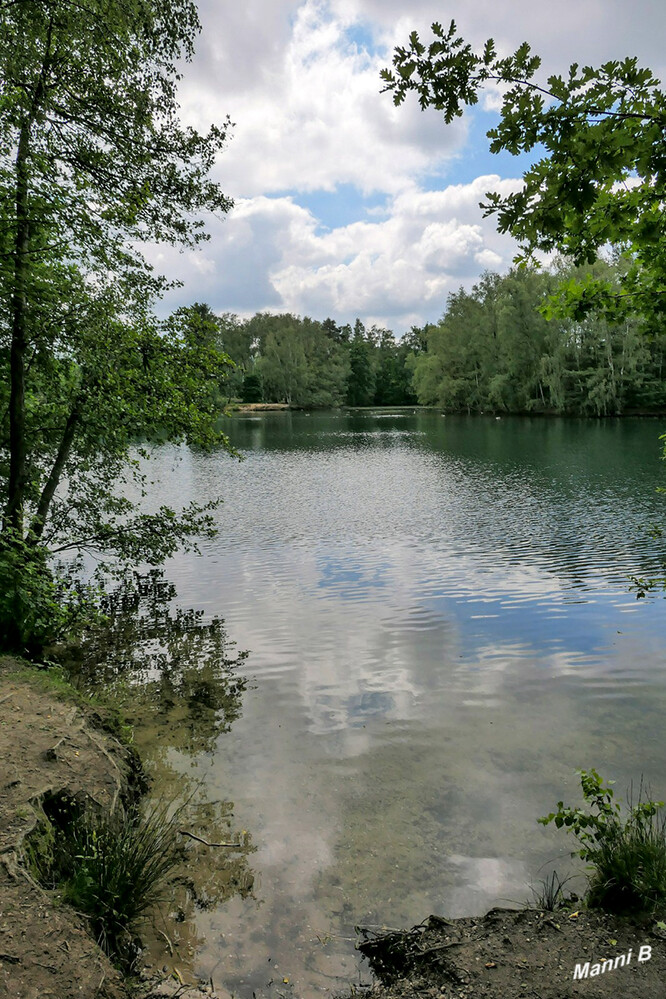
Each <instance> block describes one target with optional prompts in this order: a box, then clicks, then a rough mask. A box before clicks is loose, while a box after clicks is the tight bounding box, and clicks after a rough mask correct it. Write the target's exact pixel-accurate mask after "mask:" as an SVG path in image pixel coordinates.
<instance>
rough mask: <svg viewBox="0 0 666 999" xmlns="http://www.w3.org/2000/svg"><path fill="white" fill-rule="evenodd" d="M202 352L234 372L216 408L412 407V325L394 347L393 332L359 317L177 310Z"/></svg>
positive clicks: (415, 339)
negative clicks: (206, 349) (342, 320)
mask: <svg viewBox="0 0 666 999" xmlns="http://www.w3.org/2000/svg"><path fill="white" fill-rule="evenodd" d="M176 317H177V318H178V319H179V321H181V322H185V324H186V325H188V326H189V328H190V330H191V331H192V334H193V336H194V337H195V339H196V340H197V341H198V342H199V343H200V345H201V346H206V345H208V346H210V347H211V348H214V349H215V350H218V351H220V352H223V353H224V354H226V355H228V356H229V357H230V358H231V359H232V361H233V362H234V367H233V368H232V369H231V370H230V371H228V372H225V374H224V378H223V380H222V382H221V383H220V389H219V398H220V402H221V403H223V402H224V401H231V400H232V399H240V400H242V401H243V402H278V403H287V404H288V405H290V406H294V407H295V408H303V409H328V408H332V407H337V406H343V405H347V406H410V405H415V404H416V403H417V398H416V394H415V392H414V389H413V387H412V375H411V371H410V369H409V367H408V365H407V358H408V357H409V355H410V353H412V352H413V350H414V349H415V347H418V344H419V343H420V338H421V333H422V331H421V330H419V329H418V328H416V327H413V328H412V330H411V331H410V333H409V334H407V335H406V336H405V337H403V338H402V340H401V341H400V342H398V341H396V338H395V336H394V334H393V333H392V331H391V330H388V329H382V328H379V327H377V326H372V327H370V328H369V329H366V327H365V326H364V324H363V323H362V322H361V320H360V319H357V320H356V322H355V323H354V325H353V326H351V325H349V324H346V325H342V326H339V325H337V324H336V323H335V321H334V320H333V319H324V320H323V321H319V320H316V319H311V318H309V317H308V316H305V317H303V318H301V317H300V316H294V315H291V314H289V313H287V314H283V315H274V314H270V313H265V312H258V313H256V314H255V315H254V316H252V317H251V318H250V319H247V320H242V319H239V318H238V316H235V315H232V314H231V313H224V314H223V315H221V316H217V315H215V313H214V312H213V311H212V309H211V308H210V306H209V305H206V304H202V303H199V302H197V303H195V304H194V305H192V306H188V307H186V308H183V309H180V310H178V312H177V313H176Z"/></svg>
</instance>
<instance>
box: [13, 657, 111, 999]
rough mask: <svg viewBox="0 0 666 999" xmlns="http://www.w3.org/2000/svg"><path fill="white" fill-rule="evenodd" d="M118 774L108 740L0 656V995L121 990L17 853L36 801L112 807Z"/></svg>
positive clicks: (40, 996) (62, 996)
mask: <svg viewBox="0 0 666 999" xmlns="http://www.w3.org/2000/svg"><path fill="white" fill-rule="evenodd" d="M127 777H128V764H127V755H126V753H125V751H124V750H123V748H122V746H121V745H120V743H119V742H118V741H117V740H115V739H114V738H112V737H111V736H110V735H105V734H103V733H102V732H100V731H98V730H95V729H94V728H93V727H92V726H91V725H90V724H89V722H88V720H87V719H86V718H85V717H84V714H83V713H82V711H81V709H80V708H78V707H77V706H76V705H75V704H73V703H71V702H67V701H64V700H60V699H58V698H57V697H55V696H53V695H52V694H48V693H46V692H45V691H44V690H41V689H40V688H39V686H38V685H36V683H35V681H34V680H30V679H28V678H27V675H26V673H25V670H23V668H22V667H21V664H20V663H18V662H16V661H15V660H11V659H2V660H0V996H2V997H5V996H7V997H11V999H46V997H53V999H74V997H76V999H81V997H82V996H83V997H85V999H89V997H90V999H92V997H100V999H127V995H128V993H127V991H126V989H125V986H124V984H123V981H122V979H121V976H120V975H119V973H118V972H117V971H116V970H115V969H114V968H113V966H112V965H111V963H110V962H109V960H108V959H107V958H106V957H105V955H104V954H103V953H102V952H101V950H100V949H99V947H97V945H96V944H95V942H94V941H93V940H92V938H91V937H90V936H89V934H88V932H87V930H86V927H85V924H84V922H83V920H82V919H79V918H78V917H77V916H76V915H75V914H74V913H73V912H72V910H70V909H68V908H66V907H64V906H57V905H56V904H54V899H53V898H51V897H50V895H49V893H48V892H46V891H44V890H43V889H42V888H40V887H39V885H37V884H36V883H35V882H34V881H33V880H32V879H31V877H30V875H29V873H28V871H27V870H26V868H25V866H24V865H23V864H22V862H21V860H22V847H23V844H24V841H25V839H26V837H27V836H28V835H29V834H30V833H31V832H32V831H33V830H34V829H35V828H36V827H37V826H38V825H39V823H40V822H41V821H42V820H43V811H42V808H43V805H44V803H45V802H47V801H48V800H49V799H50V798H52V797H53V796H57V795H61V794H67V795H68V796H69V797H71V798H79V799H81V798H84V799H92V800H93V801H95V802H98V804H99V805H100V807H102V808H107V809H108V808H112V807H113V806H114V804H115V803H116V801H117V799H118V797H119V795H120V794H121V793H122V792H123V788H124V787H126V785H127Z"/></svg>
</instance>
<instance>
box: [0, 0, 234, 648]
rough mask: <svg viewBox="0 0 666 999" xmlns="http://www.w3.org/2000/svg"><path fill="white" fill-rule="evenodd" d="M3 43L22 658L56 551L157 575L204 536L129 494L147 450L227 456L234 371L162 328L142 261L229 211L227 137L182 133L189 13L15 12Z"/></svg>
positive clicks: (11, 549)
mask: <svg viewBox="0 0 666 999" xmlns="http://www.w3.org/2000/svg"><path fill="white" fill-rule="evenodd" d="M0 27H1V31H0V79H1V80H2V84H1V89H0V362H1V363H2V365H3V369H4V370H3V375H4V377H3V394H4V396H5V399H3V402H5V401H6V409H5V410H3V416H2V427H1V434H2V436H1V438H0V440H1V442H2V451H3V453H2V461H1V463H0V476H1V477H2V480H3V482H2V484H3V489H4V493H3V495H4V496H5V497H6V501H5V505H4V510H3V525H2V533H1V535H0V563H1V564H0V575H2V581H3V584H4V602H3V605H2V608H1V609H0V611H1V613H0V625H1V627H2V634H1V635H0V640H2V641H4V642H5V644H7V643H13V644H14V645H17V644H18V645H22V644H23V643H24V642H25V641H26V640H27V638H26V635H27V631H29V630H30V628H31V629H32V632H33V633H36V632H38V631H40V627H41V631H42V633H43V632H45V631H47V630H48V627H49V626H50V625H49V621H48V620H47V619H48V617H49V615H50V614H52V612H53V609H54V606H55V605H54V603H53V599H52V598H53V597H54V594H55V595H57V594H56V591H57V584H56V582H55V581H54V579H53V576H52V574H51V573H50V572H49V571H48V569H47V567H46V563H47V556H48V549H47V543H48V544H49V545H51V546H55V547H60V548H63V547H72V546H75V545H92V546H95V547H98V548H99V549H101V550H105V551H108V552H111V553H112V554H113V555H118V556H121V557H124V558H126V559H143V558H147V559H148V560H149V561H152V562H155V561H159V560H160V559H161V558H163V557H165V555H166V554H168V553H169V552H170V551H172V550H173V549H174V547H175V545H176V544H178V543H179V542H181V541H183V540H185V539H186V538H187V537H189V536H190V535H191V534H192V533H193V532H196V531H198V530H201V529H207V528H209V527H210V519H209V518H208V515H207V512H206V510H205V509H204V508H202V507H199V506H197V505H196V504H195V505H193V506H191V507H190V508H188V509H187V510H185V511H184V512H183V515H182V516H178V515H176V513H175V512H174V511H172V510H170V509H168V508H166V507H163V508H161V509H160V511H159V512H158V513H154V514H152V515H148V514H141V513H140V512H139V511H138V509H136V508H135V507H134V505H133V504H132V503H131V502H130V501H129V500H127V499H125V498H123V497H119V496H118V485H119V484H122V482H123V481H126V479H127V478H128V476H131V475H132V474H134V473H136V476H137V477H138V484H139V492H140V491H141V482H142V480H141V476H140V473H139V470H138V467H137V465H136V464H135V465H134V466H132V465H131V464H130V465H128V463H127V460H128V457H129V455H130V448H131V445H132V443H133V442H134V441H135V440H136V439H137V438H143V439H150V437H151V436H152V437H154V436H156V435H159V436H160V437H162V438H163V437H164V436H167V437H170V438H172V439H175V440H186V441H189V442H192V443H196V444H199V445H201V446H205V447H211V446H214V445H216V444H221V445H222V446H228V442H227V441H226V438H225V436H224V435H223V434H222V433H221V432H219V431H218V430H217V429H216V428H215V426H214V416H215V415H216V414H214V413H213V412H212V409H211V407H210V405H208V403H207V402H206V401H205V400H206V393H207V392H209V391H210V388H211V385H212V384H219V381H220V378H221V377H223V375H224V372H225V370H226V369H227V365H228V358H227V357H226V356H225V355H224V354H223V353H222V352H220V351H219V349H218V348H217V347H216V346H215V345H214V344H212V343H210V342H209V341H208V340H206V337H205V336H204V337H202V336H201V335H200V334H201V332H202V330H203V329H204V327H205V321H206V317H205V316H203V315H202V316H200V317H199V319H200V321H201V322H200V323H199V325H200V326H201V323H203V326H201V329H198V330H197V329H195V328H194V327H193V325H192V322H184V318H185V317H184V316H182V315H181V316H176V317H173V318H172V320H170V321H169V322H167V323H166V324H160V323H158V322H157V321H156V320H155V319H154V317H153V316H152V315H151V311H150V307H151V304H152V301H153V300H154V298H155V296H156V295H157V294H159V293H160V291H161V290H163V288H164V287H165V286H166V284H165V282H164V280H163V279H161V278H159V277H157V276H154V275H153V274H152V273H151V270H150V268H149V267H148V265H147V264H146V263H145V261H144V259H143V257H142V256H141V253H140V252H139V250H138V249H137V245H138V244H139V243H141V241H145V240H154V241H166V242H170V243H178V244H181V245H193V244H195V243H197V242H198V241H199V240H201V239H205V238H206V235H205V232H204V230H203V222H202V221H201V217H200V216H201V212H202V211H203V210H204V209H210V210H217V211H221V212H226V211H227V210H228V209H229V208H230V206H231V202H230V201H229V199H227V198H226V197H225V196H224V195H223V194H222V192H221V191H220V190H219V188H218V186H217V185H216V184H214V183H212V182H211V181H210V179H209V177H208V173H209V170H210V167H211V166H212V164H213V162H214V160H215V157H216V155H217V153H218V151H219V150H220V149H221V148H222V145H223V143H224V139H225V134H226V130H227V128H228V126H229V123H228V121H227V122H225V123H224V124H223V126H222V127H217V126H213V127H212V128H211V129H210V131H209V132H208V134H207V135H200V134H199V133H197V132H196V131H194V130H192V129H188V128H182V127H181V126H180V124H179V122H178V105H177V101H176V85H177V81H178V79H179V76H178V72H177V69H176V63H177V60H178V59H179V58H181V57H185V58H189V57H190V56H191V54H192V42H193V38H194V35H195V34H196V31H197V30H198V27H199V24H198V18H197V12H196V7H195V5H194V3H192V2H191V0H168V2H167V0H133V2H132V3H131V4H126V3H122V2H120V0H77V2H76V3H74V2H73V0H36V2H35V0H31V2H28V0H16V2H13V3H2V4H1V5H0ZM201 400H204V401H203V402H202V401H201ZM25 580H31V584H30V586H27V585H26V584H25ZM28 608H32V610H31V611H30V613H31V614H32V618H33V620H32V624H31V625H30V628H28V626H27V625H26V620H27V615H28ZM22 615H23V622H22V621H21V616H22ZM51 623H52V622H51ZM24 625H25V626H24ZM26 629H27V630H26Z"/></svg>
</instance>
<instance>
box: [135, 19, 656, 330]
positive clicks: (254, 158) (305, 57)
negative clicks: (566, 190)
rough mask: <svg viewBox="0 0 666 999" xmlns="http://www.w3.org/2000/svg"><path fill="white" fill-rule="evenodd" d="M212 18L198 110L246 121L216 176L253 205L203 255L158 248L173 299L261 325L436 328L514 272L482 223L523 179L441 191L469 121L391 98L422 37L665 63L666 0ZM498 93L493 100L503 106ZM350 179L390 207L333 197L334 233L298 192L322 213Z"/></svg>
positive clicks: (186, 95)
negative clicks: (264, 313)
mask: <svg viewBox="0 0 666 999" xmlns="http://www.w3.org/2000/svg"><path fill="white" fill-rule="evenodd" d="M406 8H407V9H406ZM200 11H201V19H202V23H203V32H202V35H201V37H200V39H199V42H198V45H197V56H196V58H195V61H194V62H193V64H192V65H191V66H186V67H185V70H184V80H183V86H182V90H181V95H182V105H183V116H184V119H185V120H186V121H187V122H188V123H191V124H195V125H197V126H198V127H201V128H204V127H206V126H207V125H208V124H209V123H210V122H211V121H222V120H223V119H224V118H225V116H226V115H227V114H230V115H231V117H232V119H233V120H235V121H236V122H237V124H236V127H235V129H234V134H233V138H232V139H231V141H230V143H229V145H228V147H227V149H226V151H225V152H224V153H223V154H222V156H221V157H220V160H219V163H218V165H217V166H216V168H215V176H216V179H217V180H219V182H220V183H221V185H222V188H223V190H224V191H225V192H226V193H228V194H230V195H231V196H233V197H235V198H236V199H237V204H236V208H235V209H234V211H233V212H232V213H231V214H230V215H229V216H228V217H227V218H226V219H225V220H224V221H220V220H217V219H212V220H211V223H210V227H209V228H210V232H211V235H212V239H211V241H210V242H209V243H207V244H206V245H205V246H204V248H203V249H202V250H201V251H200V252H198V253H196V254H190V253H186V254H180V255H179V254H177V252H176V251H173V250H171V249H166V250H164V249H161V250H160V251H159V259H158V258H157V257H156V251H154V250H153V251H152V252H151V256H152V259H153V260H154V261H156V263H157V266H158V267H159V268H160V269H161V270H163V271H165V272H166V273H167V274H168V275H169V276H177V277H179V278H181V279H183V280H184V281H185V287H184V288H183V289H181V290H180V291H179V292H178V293H177V294H172V295H171V296H169V299H168V303H167V305H168V306H169V307H172V306H173V305H174V304H183V303H187V302H192V301H194V300H196V299H204V300H206V301H209V302H210V304H211V305H212V306H213V307H214V308H216V309H218V310H220V311H222V310H232V311H237V312H240V313H248V314H251V313H253V312H255V311H257V310H259V309H271V310H276V311H279V310H283V311H284V310H289V311H293V312H298V313H301V314H309V315H312V316H314V317H318V318H323V317H324V316H325V315H327V314H329V315H332V316H333V317H334V318H336V319H338V321H349V320H350V319H353V318H354V316H356V315H360V316H361V317H362V318H363V319H364V320H366V321H376V322H382V323H386V324H387V325H389V326H391V327H392V328H394V329H395V330H396V332H399V331H402V329H404V328H406V327H408V326H409V325H411V324H412V323H422V322H425V321H427V320H432V319H435V318H437V316H438V315H439V314H441V312H442V310H443V308H444V305H445V301H446V296H447V294H448V292H449V291H451V290H455V289H456V288H457V287H458V286H459V285H460V284H465V285H470V284H472V283H473V282H474V280H476V279H477V278H478V276H479V274H480V272H481V271H482V270H483V269H485V268H491V269H497V270H502V269H506V268H507V267H508V266H509V264H510V261H511V258H512V256H513V254H514V252H515V246H514V244H513V243H512V241H511V240H510V239H509V238H508V237H505V236H504V237H500V236H499V235H498V234H497V233H496V231H495V228H494V223H493V220H492V219H485V220H484V219H483V218H482V217H481V212H480V211H479V209H478V202H479V201H481V200H482V199H483V197H484V195H485V193H486V192H487V191H488V190H489V189H495V190H498V189H499V190H503V191H505V192H507V191H509V190H515V188H516V185H517V183H518V181H517V180H516V179H506V178H504V179H500V178H497V177H495V178H493V177H479V178H477V179H476V180H474V181H472V182H470V183H464V184H450V185H449V186H447V187H444V188H443V189H438V190H428V188H429V187H437V188H441V187H443V184H444V183H445V181H444V180H441V179H439V180H438V179H436V178H442V177H443V176H449V177H455V172H456V171H457V170H459V169H464V168H465V167H466V162H465V159H464V158H463V157H464V154H465V151H466V145H465V144H466V142H467V141H469V137H468V132H467V124H466V121H465V120H459V121H456V122H455V123H454V124H453V125H451V126H448V127H446V126H445V125H444V124H443V121H442V118H441V116H440V115H439V114H438V113H437V112H434V111H429V112H427V113H421V111H420V109H419V106H418V102H417V101H416V100H415V99H413V98H412V99H408V100H407V101H406V102H405V103H404V104H403V105H402V106H401V107H399V108H395V107H394V106H393V103H392V101H391V98H390V95H388V94H383V95H382V94H380V89H381V80H380V78H379V70H380V68H381V67H382V66H385V65H387V64H389V63H390V59H391V53H392V48H393V46H394V45H396V44H404V43H405V42H406V40H407V37H408V35H409V32H410V30H411V29H413V28H417V29H418V30H419V31H421V33H422V37H424V38H426V39H427V38H428V37H429V24H430V23H431V22H432V21H433V20H436V19H439V20H442V21H445V20H446V19H448V18H450V17H455V18H456V20H457V22H458V23H459V26H460V30H461V32H462V34H463V36H464V37H465V38H469V40H470V41H471V42H472V43H473V44H474V45H477V46H478V45H479V44H480V43H482V42H483V40H485V38H486V37H488V36H489V35H493V36H494V37H495V39H496V41H497V44H498V47H499V48H500V50H502V51H507V52H508V51H511V50H512V49H514V48H515V47H516V46H517V45H518V44H520V42H522V41H523V40H524V39H527V40H529V41H530V42H531V43H532V44H533V47H534V50H535V51H537V52H540V53H541V54H543V56H544V65H545V68H546V69H547V71H551V70H556V71H562V70H564V69H565V68H566V67H567V66H568V64H569V63H570V62H571V61H572V60H573V59H578V60H579V61H581V62H585V61H590V62H596V63H598V62H600V61H602V60H604V59H606V58H611V57H615V58H617V57H619V56H624V55H627V54H637V55H638V56H639V59H640V60H641V61H642V62H643V63H644V64H647V65H651V66H652V67H653V68H654V69H655V71H657V72H659V71H660V67H661V64H662V62H663V58H664V57H663V52H662V46H661V38H662V37H663V29H664V28H665V27H666V7H665V6H663V4H662V3H661V0H659V2H657V0H637V3H635V4H634V5H633V6H632V7H631V9H630V8H629V6H628V5H626V4H625V3H623V2H620V0H604V3H601V0H576V2H574V0H559V2H556V3H554V4H549V5H548V7H545V5H544V4H539V3H534V2H533V0H512V2H511V3H509V2H508V0H499V2H498V0H473V2H470V0H464V2H463V0H450V2H449V4H448V6H447V8H446V11H445V12H444V13H443V12H442V9H441V4H440V3H439V2H436V0H412V2H411V3H410V4H409V5H406V4H405V3H404V0H246V2H245V3H244V4H243V5H237V6H236V7H233V8H232V7H229V5H226V4H225V5H222V4H220V3H219V2H217V0H201V3H200ZM366 42H367V45H366V44H365V43H366ZM498 99H499V93H495V92H494V91H493V92H492V93H490V94H489V95H488V100H487V101H486V104H487V105H488V107H489V108H492V107H493V106H495V105H496V104H497V100H498ZM484 141H485V140H484ZM470 151H471V152H474V150H473V149H471V150H470ZM484 168H485V169H487V167H485V165H484V164H483V163H482V165H481V166H480V168H479V169H484ZM491 169H492V167H491ZM445 170H447V171H448V174H446V175H445V174H444V173H443V171H445ZM464 176H465V179H469V172H467V173H466V174H464ZM433 178H435V179H433ZM341 185H351V186H353V187H355V188H356V189H357V190H358V191H360V192H362V193H363V194H364V195H368V194H370V193H373V192H375V193H379V194H380V195H381V194H384V195H385V196H386V199H387V200H386V205H385V207H381V208H378V207H373V208H371V209H369V210H367V211H364V210H363V207H362V205H361V206H359V208H358V214H357V218H356V220H352V221H350V219H349V215H347V216H345V219H344V223H343V222H342V221H341V222H339V223H336V221H335V206H334V203H333V208H332V209H331V213H329V215H328V216H327V218H326V223H327V227H328V228H327V230H324V229H323V228H322V227H321V226H320V224H319V223H320V220H319V219H318V218H317V217H316V210H317V209H316V207H312V209H309V208H307V207H305V206H304V205H301V204H299V203H298V201H299V197H300V196H301V195H305V193H306V192H307V193H308V195H309V201H308V204H309V205H311V206H316V204H317V201H316V192H320V191H327V192H335V191H336V190H338V189H339V188H340V186H341ZM269 195H271V196H269ZM330 204H331V201H329V206H330Z"/></svg>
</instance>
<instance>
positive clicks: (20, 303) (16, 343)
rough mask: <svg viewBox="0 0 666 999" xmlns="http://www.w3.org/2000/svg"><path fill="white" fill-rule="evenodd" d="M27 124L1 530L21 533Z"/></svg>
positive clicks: (19, 167) (19, 187)
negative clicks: (6, 466)
mask: <svg viewBox="0 0 666 999" xmlns="http://www.w3.org/2000/svg"><path fill="white" fill-rule="evenodd" d="M29 143H30V125H29V123H28V122H26V123H24V125H23V128H22V129H21V135H20V138H19V144H18V150H17V153H16V163H15V169H16V238H15V242H14V288H13V294H12V305H11V309H12V344H11V352H10V360H9V371H10V395H9V484H8V497H7V506H6V509H5V527H6V528H9V529H10V530H14V531H16V532H18V533H22V532H23V499H24V494H25V484H26V463H27V461H26V459H27V454H26V442H25V355H26V350H27V346H28V339H27V331H26V326H27V323H26V319H27V316H26V313H27V304H28V303H27V291H26V283H27V275H28V251H29V242H30V220H29V218H28V152H29Z"/></svg>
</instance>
